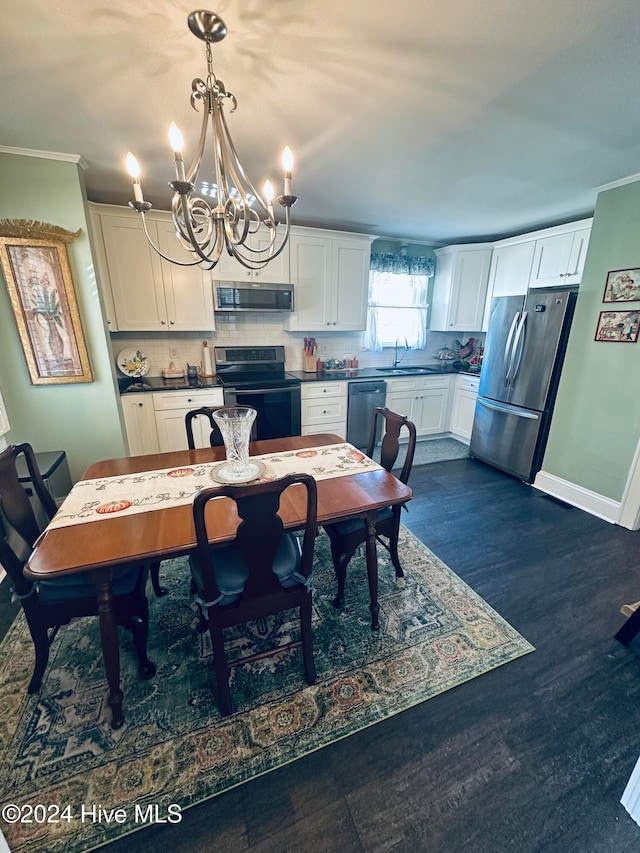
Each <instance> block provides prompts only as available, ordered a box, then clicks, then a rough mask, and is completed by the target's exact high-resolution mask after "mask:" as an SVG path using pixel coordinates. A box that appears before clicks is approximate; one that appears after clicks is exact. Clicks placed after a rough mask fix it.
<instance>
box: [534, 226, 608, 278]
mask: <svg viewBox="0 0 640 853" xmlns="http://www.w3.org/2000/svg"><path fill="white" fill-rule="evenodd" d="M591 222H592V220H591V219H583V220H581V221H579V222H571V223H569V224H568V225H560V226H558V227H557V228H549V229H546V230H545V231H544V232H539V234H538V235H537V237H536V241H535V251H534V255H533V265H532V268H531V277H530V279H529V287H565V286H569V285H575V284H580V281H581V279H582V271H583V269H584V262H585V258H586V256H587V247H588V245H589V236H590V234H591ZM528 236H529V239H531V237H532V236H533V235H531V234H530V235H528Z"/></svg>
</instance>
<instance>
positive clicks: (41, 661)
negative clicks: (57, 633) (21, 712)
mask: <svg viewBox="0 0 640 853" xmlns="http://www.w3.org/2000/svg"><path fill="white" fill-rule="evenodd" d="M29 631H30V633H31V639H32V640H33V646H34V649H35V653H36V662H35V666H34V667H33V675H32V676H31V681H30V682H29V686H28V688H27V693H37V692H38V690H40V687H41V685H42V679H43V677H44V673H45V670H46V668H47V664H48V663H49V633H48V631H47V629H46V628H45V627H43V626H40V625H35V626H34V625H31V624H29Z"/></svg>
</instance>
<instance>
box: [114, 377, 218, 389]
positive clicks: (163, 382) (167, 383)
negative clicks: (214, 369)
mask: <svg viewBox="0 0 640 853" xmlns="http://www.w3.org/2000/svg"><path fill="white" fill-rule="evenodd" d="M118 388H119V391H120V393H121V394H124V393H131V392H134V393H141V392H143V393H144V392H145V391H147V392H148V391H198V390H205V389H207V388H222V382H219V381H218V377H217V376H208V377H206V378H200V379H192V380H189V379H188V378H187V377H186V376H185V377H184V378H181V379H164V378H163V377H162V376H148V375H147V376H144V377H142V378H141V379H133V378H131V377H129V376H124V377H123V376H119V377H118Z"/></svg>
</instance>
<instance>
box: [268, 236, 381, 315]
mask: <svg viewBox="0 0 640 853" xmlns="http://www.w3.org/2000/svg"><path fill="white" fill-rule="evenodd" d="M371 240H372V238H370V237H368V236H365V235H362V234H347V233H341V232H338V231H323V230H319V229H315V228H313V229H308V228H295V229H292V232H291V240H290V251H291V281H292V283H293V287H294V306H295V310H294V311H293V312H292V313H291V314H289V315H287V316H286V317H285V320H284V327H285V329H288V330H289V331H301V332H306V331H309V332H321V331H327V332H339V331H348V332H358V331H363V330H364V329H365V328H366V325H367V296H368V292H369V264H370V258H371Z"/></svg>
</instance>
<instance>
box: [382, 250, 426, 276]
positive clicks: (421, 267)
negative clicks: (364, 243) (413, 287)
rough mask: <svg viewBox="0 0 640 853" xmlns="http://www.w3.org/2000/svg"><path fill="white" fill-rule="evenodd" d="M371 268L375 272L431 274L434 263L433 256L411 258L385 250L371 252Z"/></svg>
mask: <svg viewBox="0 0 640 853" xmlns="http://www.w3.org/2000/svg"><path fill="white" fill-rule="evenodd" d="M371 269H372V270H374V271H375V272H392V273H403V274H404V275H426V276H432V275H433V271H434V269H435V265H434V262H433V258H422V257H419V258H412V257H409V256H408V255H394V254H393V253H391V252H386V253H384V254H382V253H372V255H371Z"/></svg>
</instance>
